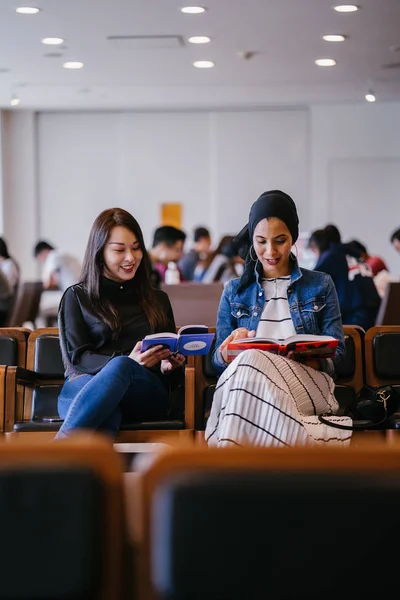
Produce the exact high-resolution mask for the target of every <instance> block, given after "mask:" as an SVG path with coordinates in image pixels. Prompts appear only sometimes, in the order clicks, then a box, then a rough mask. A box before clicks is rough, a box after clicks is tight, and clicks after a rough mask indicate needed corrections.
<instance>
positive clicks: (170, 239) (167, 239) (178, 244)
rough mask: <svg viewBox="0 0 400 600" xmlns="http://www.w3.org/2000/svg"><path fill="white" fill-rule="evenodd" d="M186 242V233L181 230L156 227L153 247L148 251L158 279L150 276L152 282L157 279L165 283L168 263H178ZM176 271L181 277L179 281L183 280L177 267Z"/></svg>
mask: <svg viewBox="0 0 400 600" xmlns="http://www.w3.org/2000/svg"><path fill="white" fill-rule="evenodd" d="M185 240H186V233H185V232H184V231H182V229H178V228H177V227H172V225H163V226H161V227H158V228H157V229H156V230H155V232H154V236H153V246H152V248H151V249H150V250H149V251H148V253H149V256H150V260H151V262H152V265H153V269H154V270H155V271H157V273H158V275H159V277H157V276H152V278H151V279H152V282H153V286H154V287H159V286H158V285H154V282H155V281H156V280H158V279H160V280H161V281H165V272H166V270H167V268H168V263H169V262H175V263H178V261H179V260H180V259H181V258H182V256H183V245H184V243H185ZM178 270H179V273H180V276H181V281H182V280H183V279H184V276H183V273H182V272H181V270H180V268H179V266H178Z"/></svg>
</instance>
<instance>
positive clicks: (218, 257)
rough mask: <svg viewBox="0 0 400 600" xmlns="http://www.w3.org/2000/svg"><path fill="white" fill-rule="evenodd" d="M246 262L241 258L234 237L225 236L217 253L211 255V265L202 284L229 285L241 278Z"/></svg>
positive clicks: (206, 270) (205, 272)
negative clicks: (217, 283) (218, 283)
mask: <svg viewBox="0 0 400 600" xmlns="http://www.w3.org/2000/svg"><path fill="white" fill-rule="evenodd" d="M243 268H244V260H243V259H242V258H241V257H240V256H239V254H238V249H237V246H236V245H235V244H234V242H233V236H232V235H226V236H224V237H223V238H222V239H221V241H220V242H219V244H218V247H217V249H216V250H215V252H213V253H212V255H210V263H209V265H208V267H207V268H206V269H205V271H204V275H203V277H202V279H201V282H202V283H213V282H214V281H220V282H221V283H224V284H225V283H227V282H228V281H230V280H231V279H235V278H236V277H241V275H242V273H243Z"/></svg>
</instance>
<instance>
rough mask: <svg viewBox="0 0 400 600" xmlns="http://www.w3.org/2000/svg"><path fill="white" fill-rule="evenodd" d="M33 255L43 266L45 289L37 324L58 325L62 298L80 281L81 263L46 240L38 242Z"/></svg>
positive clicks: (42, 325)
mask: <svg viewBox="0 0 400 600" xmlns="http://www.w3.org/2000/svg"><path fill="white" fill-rule="evenodd" d="M33 255H34V257H35V258H36V260H37V261H38V262H39V263H40V265H41V267H42V274H41V279H42V282H43V289H44V292H43V293H42V296H41V299H40V307H39V313H38V320H37V326H38V327H56V326H57V313H58V307H59V304H60V300H61V298H62V295H63V293H64V292H65V290H66V289H67V288H69V287H71V286H72V285H74V284H76V283H78V282H79V281H80V277H81V264H80V262H79V261H78V260H77V259H76V258H75V257H74V256H71V255H70V254H66V253H62V252H60V251H59V250H56V249H55V248H54V246H52V245H51V244H49V243H48V242H46V241H44V240H40V241H38V242H37V244H36V246H35V247H34V249H33Z"/></svg>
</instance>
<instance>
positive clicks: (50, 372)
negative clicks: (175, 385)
mask: <svg viewBox="0 0 400 600" xmlns="http://www.w3.org/2000/svg"><path fill="white" fill-rule="evenodd" d="M191 365H192V366H191ZM63 382H64V366H63V363H62V358H61V350H60V345H59V337H58V329H57V328H42V329H36V330H34V331H33V332H32V333H31V334H30V336H29V339H28V351H27V362H26V369H21V368H19V367H14V368H13V367H9V368H7V372H6V402H5V432H6V434H5V435H6V437H7V438H10V437H15V436H17V435H18V436H21V435H24V437H28V435H33V434H35V437H37V435H38V434H39V433H41V434H42V437H46V438H49V439H51V438H53V437H54V435H55V433H56V432H57V431H58V429H59V428H60V426H61V423H62V420H61V419H60V417H59V415H58V411H57V399H58V395H59V393H60V391H61V388H62V385H63ZM0 384H1V382H0ZM182 392H183V393H182V396H184V397H181V398H178V399H177V407H176V408H175V414H172V415H171V417H170V418H168V419H165V420H163V421H155V422H139V423H128V424H124V425H123V426H122V427H121V430H120V433H119V435H118V442H147V441H151V440H153V439H159V438H160V439H161V438H171V437H186V436H189V437H192V436H193V430H194V365H193V364H192V363H191V362H190V361H188V364H187V365H186V368H185V387H184V390H182ZM178 396H179V390H178ZM179 403H180V406H179Z"/></svg>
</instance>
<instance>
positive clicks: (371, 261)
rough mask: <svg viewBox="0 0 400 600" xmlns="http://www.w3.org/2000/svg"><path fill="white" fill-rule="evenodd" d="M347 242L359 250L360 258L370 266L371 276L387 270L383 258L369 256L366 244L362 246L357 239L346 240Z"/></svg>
mask: <svg viewBox="0 0 400 600" xmlns="http://www.w3.org/2000/svg"><path fill="white" fill-rule="evenodd" d="M348 244H349V246H352V247H353V248H355V249H356V250H358V251H359V252H360V258H361V260H362V261H364V262H365V263H366V264H367V265H369V266H370V268H371V271H372V276H373V277H375V275H378V273H379V272H380V271H383V270H386V271H387V270H388V268H387V266H386V265H385V263H384V262H383V260H382V259H381V258H380V257H379V256H371V255H370V254H368V251H367V248H366V246H364V244H362V243H361V242H359V241H358V240H351V241H350V242H348Z"/></svg>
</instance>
